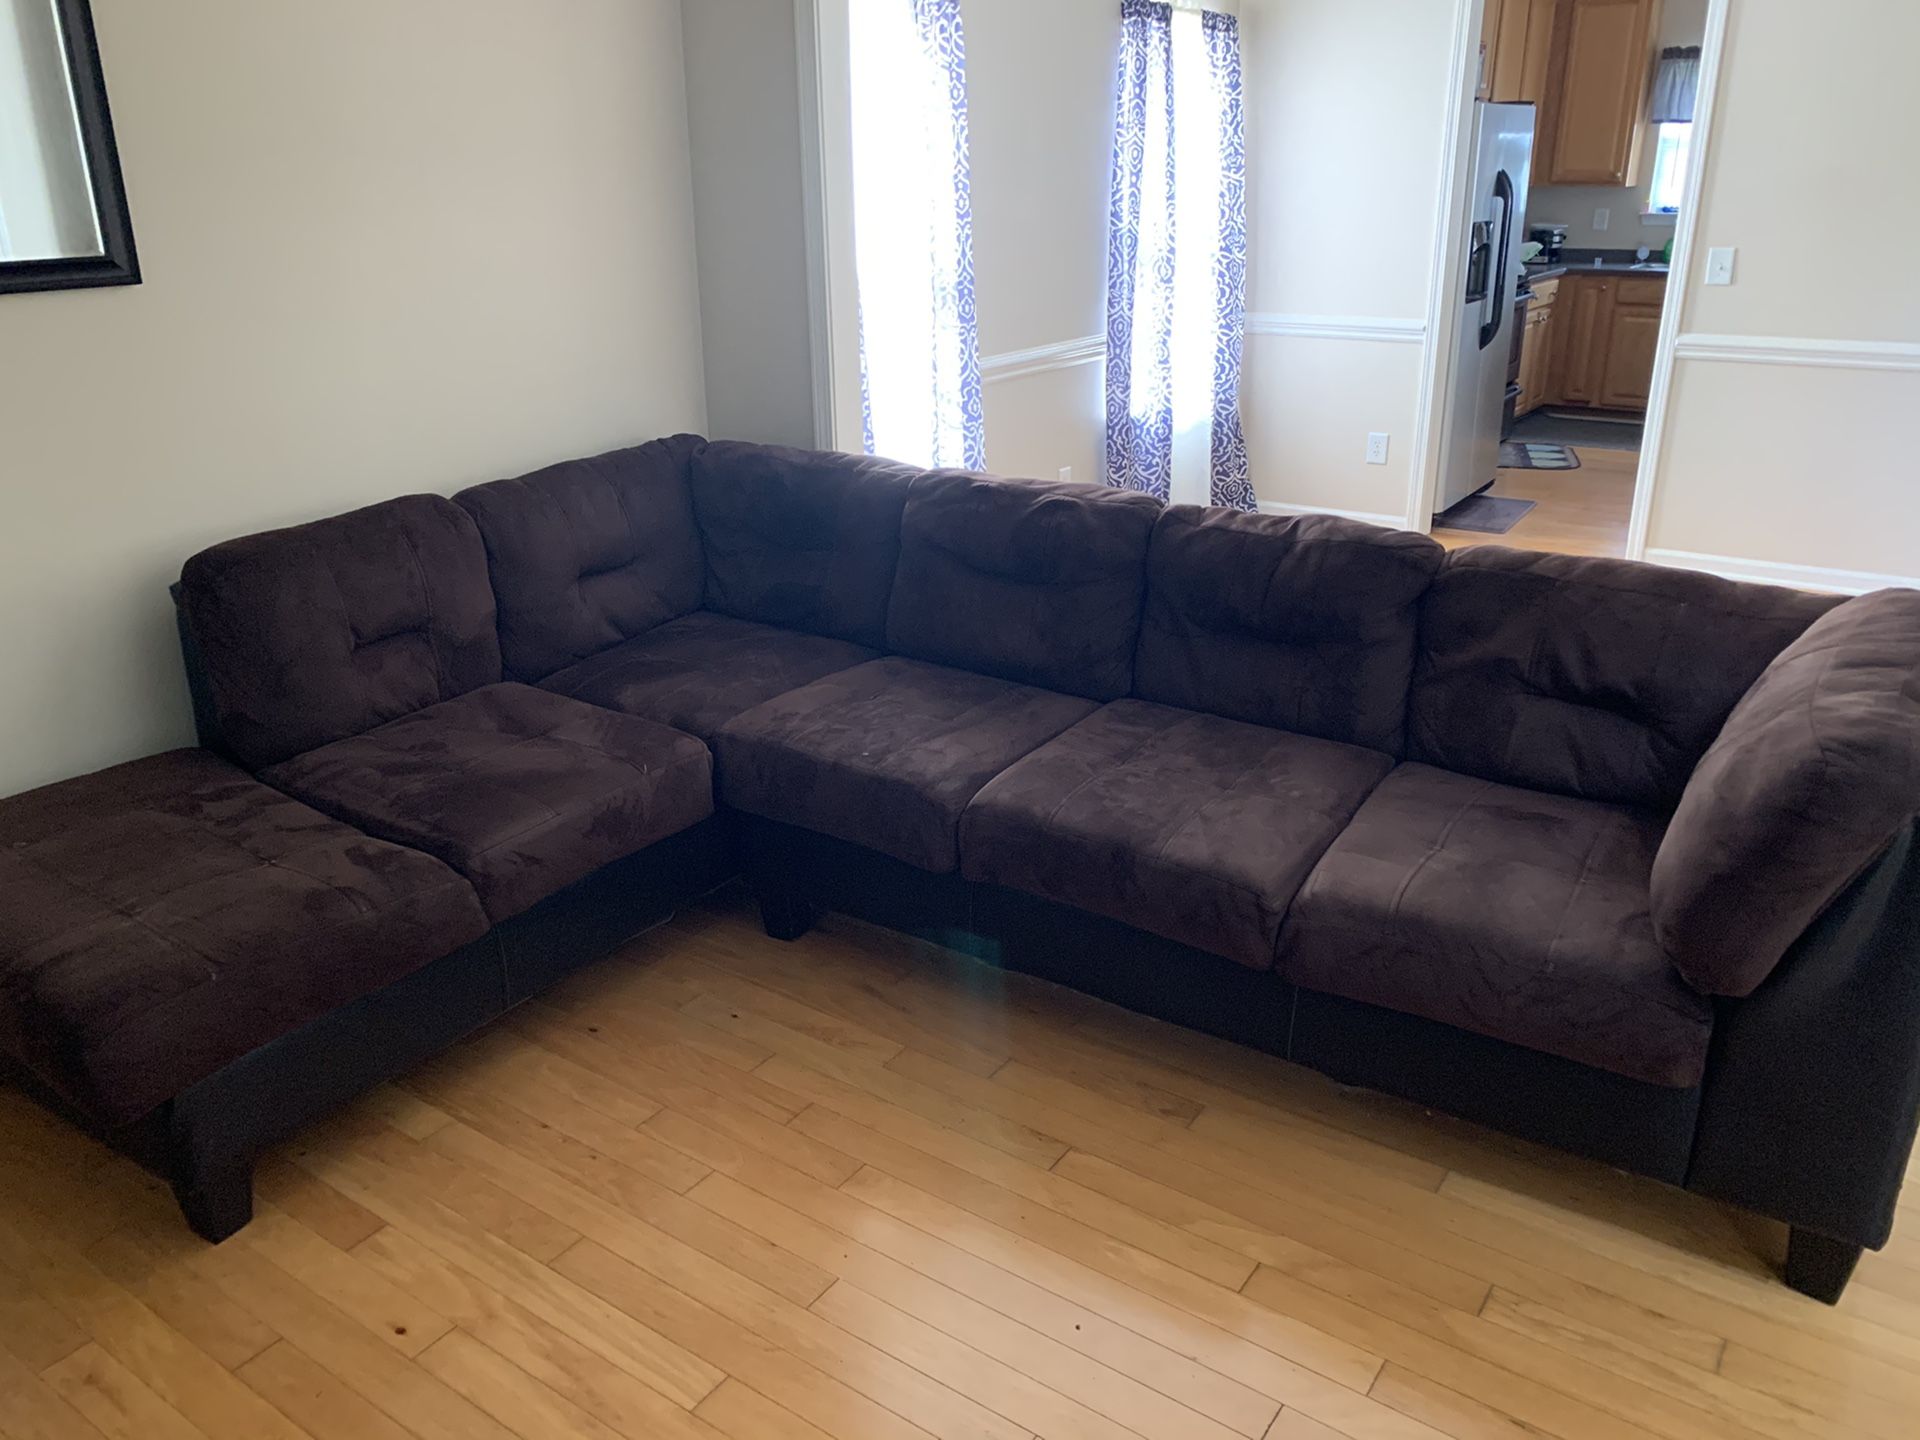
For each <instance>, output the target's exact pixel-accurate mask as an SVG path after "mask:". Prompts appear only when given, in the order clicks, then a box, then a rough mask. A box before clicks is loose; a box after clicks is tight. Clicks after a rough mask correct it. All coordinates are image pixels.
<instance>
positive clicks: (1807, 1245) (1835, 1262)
mask: <svg viewBox="0 0 1920 1440" xmlns="http://www.w3.org/2000/svg"><path fill="white" fill-rule="evenodd" d="M1860 1251H1861V1247H1860V1246H1858V1245H1849V1244H1848V1243H1847V1242H1846V1241H1844V1240H1829V1239H1828V1238H1827V1237H1826V1236H1824V1235H1817V1234H1815V1233H1814V1232H1813V1231H1811V1230H1802V1229H1800V1228H1799V1227H1798V1226H1795V1227H1794V1229H1793V1231H1792V1233H1791V1234H1790V1235H1789V1236H1788V1237H1787V1284H1788V1285H1789V1286H1791V1287H1792V1288H1793V1289H1795V1290H1798V1291H1799V1292H1800V1293H1801V1294H1802V1295H1809V1296H1812V1297H1813V1298H1814V1299H1815V1300H1822V1301H1825V1302H1826V1303H1827V1304H1829V1305H1834V1304H1838V1303H1839V1300H1840V1296H1841V1293H1842V1292H1843V1291H1844V1290H1845V1289H1846V1288H1847V1281H1848V1280H1850V1279H1852V1278H1853V1267H1854V1266H1855V1265H1857V1264H1859V1263H1860Z"/></svg>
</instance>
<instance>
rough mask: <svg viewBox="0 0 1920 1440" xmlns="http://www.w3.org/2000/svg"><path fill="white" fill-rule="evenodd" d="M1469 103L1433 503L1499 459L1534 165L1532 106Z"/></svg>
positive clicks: (1463, 490)
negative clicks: (1462, 247)
mask: <svg viewBox="0 0 1920 1440" xmlns="http://www.w3.org/2000/svg"><path fill="white" fill-rule="evenodd" d="M1473 111H1474V114H1473V126H1474V137H1473V181H1472V186H1473V188H1472V190H1471V192H1470V193H1471V195H1472V200H1471V203H1470V204H1469V206H1468V211H1467V222H1468V230H1467V263H1466V267H1465V273H1464V274H1463V275H1461V276H1459V277H1458V278H1457V280H1456V282H1455V289H1454V301H1455V303H1456V304H1457V305H1458V306H1459V307H1460V310H1461V315H1460V330H1459V334H1458V335H1457V336H1455V338H1454V359H1453V379H1452V383H1451V386H1450V388H1449V391H1448V395H1449V410H1448V415H1447V428H1446V442H1445V451H1444V458H1443V459H1442V461H1441V469H1440V497H1439V501H1438V503H1437V504H1436V505H1435V507H1434V508H1435V509H1436V510H1445V509H1447V508H1448V507H1449V506H1451V505H1455V504H1458V503H1459V502H1460V501H1462V500H1464V499H1466V498H1467V497H1468V496H1469V495H1472V494H1474V493H1475V492H1477V491H1480V490H1484V489H1486V487H1487V486H1489V485H1491V484H1492V483H1493V472H1494V469H1495V467H1496V466H1498V465H1499V463H1500V424H1501V418H1502V414H1503V412H1504V410H1505V408H1506V403H1507V372H1508V365H1509V361H1510V360H1511V358H1512V354H1513V343H1514V335H1513V325H1514V306H1515V302H1516V298H1517V297H1516V290H1517V287H1518V284H1519V279H1520V271H1521V264H1520V242H1521V241H1522V240H1523V239H1524V238H1525V237H1526V233H1527V177H1528V174H1529V172H1531V170H1532V169H1533V124H1534V109H1533V106H1531V105H1508V104H1495V103H1493V102H1492V101H1487V100H1480V101H1476V102H1475V103H1474V107H1473Z"/></svg>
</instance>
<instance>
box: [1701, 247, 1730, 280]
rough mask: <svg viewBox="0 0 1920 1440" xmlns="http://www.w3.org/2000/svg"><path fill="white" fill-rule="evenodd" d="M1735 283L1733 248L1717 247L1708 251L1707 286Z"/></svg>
mask: <svg viewBox="0 0 1920 1440" xmlns="http://www.w3.org/2000/svg"><path fill="white" fill-rule="evenodd" d="M1732 283H1733V246H1731V245H1716V246H1715V247H1714V248H1713V249H1711V250H1709V251H1707V284H1709V285H1731V284H1732Z"/></svg>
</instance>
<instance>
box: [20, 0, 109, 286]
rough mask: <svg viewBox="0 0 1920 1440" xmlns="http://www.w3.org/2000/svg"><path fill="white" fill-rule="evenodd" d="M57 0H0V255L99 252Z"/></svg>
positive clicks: (89, 180)
mask: <svg viewBox="0 0 1920 1440" xmlns="http://www.w3.org/2000/svg"><path fill="white" fill-rule="evenodd" d="M67 54H68V48H67V37H66V36H64V35H63V34H62V33H61V17H60V12H59V8H58V5H57V3H56V0H0V262H5V261H21V260H64V259H76V258H84V257H93V256H99V255H104V254H105V253H106V247H105V243H104V241H103V239H102V236H101V232H100V217H99V215H98V214H97V213H96V212H95V209H94V201H93V183H92V178H91V176H90V175H89V173H88V170H87V151H86V145H85V143H84V140H83V138H82V135H81V130H80V115H79V110H78V107H77V106H76V104H75V102H74V91H73V81H72V77H71V75H70V74H69V71H68V67H67Z"/></svg>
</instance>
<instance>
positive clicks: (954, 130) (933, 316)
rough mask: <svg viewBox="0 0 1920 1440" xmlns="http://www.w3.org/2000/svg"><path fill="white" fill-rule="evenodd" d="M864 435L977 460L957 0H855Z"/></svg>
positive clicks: (907, 453) (946, 459)
mask: <svg viewBox="0 0 1920 1440" xmlns="http://www.w3.org/2000/svg"><path fill="white" fill-rule="evenodd" d="M849 21H850V25H851V39H852V53H851V56H850V63H851V67H852V71H851V78H852V94H851V101H852V125H853V191H854V196H853V199H854V248H855V252H856V257H857V272H858V285H859V296H860V363H861V390H862V409H863V412H864V413H863V417H862V418H863V428H864V431H865V434H864V436H863V440H864V443H865V447H866V450H867V452H868V453H869V454H878V455H885V456H887V457H888V458H889V459H893V460H901V461H905V462H907V463H910V464H915V465H927V466H964V467H966V468H968V469H974V470H978V469H981V468H983V467H984V465H985V463H986V457H985V438H984V437H985V427H984V424H983V422H982V417H981V397H980V356H979V334H978V326H977V323H976V320H975V315H974V298H973V221H972V205H971V201H970V198H969V180H968V157H967V109H966V50H965V42H964V40H963V38H962V32H961V26H960V0H852V4H851V7H850V10H849Z"/></svg>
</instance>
